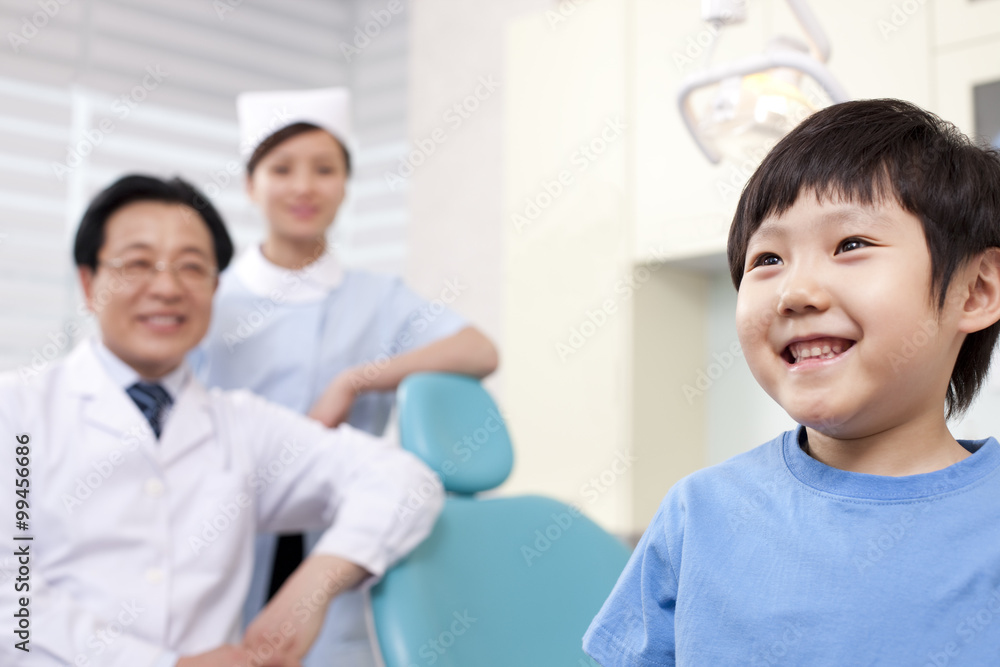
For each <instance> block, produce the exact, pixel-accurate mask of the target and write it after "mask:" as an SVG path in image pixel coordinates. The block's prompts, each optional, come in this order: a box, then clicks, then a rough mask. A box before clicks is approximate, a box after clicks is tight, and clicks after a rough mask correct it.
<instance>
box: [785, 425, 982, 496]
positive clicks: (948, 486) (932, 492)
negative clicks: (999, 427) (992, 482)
mask: <svg viewBox="0 0 1000 667" xmlns="http://www.w3.org/2000/svg"><path fill="white" fill-rule="evenodd" d="M804 429H805V427H803V426H799V427H798V428H797V429H795V430H793V431H788V432H786V433H785V434H784V436H783V442H782V451H783V454H784V458H785V464H786V465H787V466H788V469H789V471H790V472H791V473H792V474H793V475H794V476H795V477H796V478H798V480H799V481H800V482H802V483H803V484H806V485H807V486H810V487H812V488H814V489H816V490H818V491H822V492H825V493H829V494H832V495H836V496H845V497H849V498H853V499H863V500H873V501H880V500H881V501H912V500H917V499H921V498H928V497H931V496H937V495H941V494H944V493H951V492H953V491H956V490H958V489H961V488H964V487H967V486H969V485H971V484H974V483H976V482H978V481H979V480H981V479H982V478H984V477H986V476H987V475H990V474H993V473H995V472H996V471H997V469H998V468H1000V444H998V443H997V441H996V440H995V439H994V438H987V439H984V440H959V441H958V443H959V444H960V445H962V447H964V448H965V449H967V450H968V451H969V452H970V453H971V456H968V457H966V458H964V459H962V460H961V461H959V462H958V463H954V464H952V465H950V466H948V467H947V468H944V469H942V470H936V471H934V472H929V473H924V474H921V475H909V476H904V477H887V476H882V475H868V474H865V473H859V472H849V471H846V470H840V469H838V468H833V467H831V466H828V465H826V464H824V463H820V462H819V461H817V460H816V459H814V458H812V457H811V456H809V454H807V453H806V452H804V451H803V450H802V447H801V446H800V444H799V443H800V438H801V437H802V432H803V430H804Z"/></svg>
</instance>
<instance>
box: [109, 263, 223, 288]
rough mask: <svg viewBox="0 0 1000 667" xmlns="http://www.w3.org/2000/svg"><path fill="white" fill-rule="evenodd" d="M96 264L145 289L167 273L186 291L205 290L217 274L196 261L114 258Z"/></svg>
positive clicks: (134, 285)
mask: <svg viewBox="0 0 1000 667" xmlns="http://www.w3.org/2000/svg"><path fill="white" fill-rule="evenodd" d="M97 263H98V265H99V266H107V267H109V268H111V269H114V270H115V271H117V272H118V273H119V274H120V275H121V277H122V278H123V279H124V280H125V281H126V282H128V283H129V286H131V287H134V288H139V287H145V286H146V285H148V284H149V283H151V282H153V279H155V278H156V274H158V273H159V272H160V271H169V272H170V273H171V274H172V275H173V277H174V278H176V279H177V281H178V282H180V284H181V285H183V286H184V287H187V288H188V289H207V288H208V287H210V286H211V285H212V284H213V282H214V280H215V277H216V276H217V275H218V274H219V270H218V269H217V268H215V267H214V266H212V265H210V264H209V263H207V262H204V261H202V260H198V259H184V260H181V261H179V262H163V261H159V262H154V261H152V260H150V259H145V258H134V259H122V258H121V257H116V258H114V259H111V260H107V261H99V262H97Z"/></svg>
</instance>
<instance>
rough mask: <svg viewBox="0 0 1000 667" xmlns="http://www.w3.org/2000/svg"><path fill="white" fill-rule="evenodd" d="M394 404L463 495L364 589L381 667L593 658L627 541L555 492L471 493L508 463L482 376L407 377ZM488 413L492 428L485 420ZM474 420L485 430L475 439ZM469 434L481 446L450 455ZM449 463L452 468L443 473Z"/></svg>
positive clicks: (411, 441)
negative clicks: (591, 648) (586, 639)
mask: <svg viewBox="0 0 1000 667" xmlns="http://www.w3.org/2000/svg"><path fill="white" fill-rule="evenodd" d="M457 396H461V398H456V397H457ZM398 409H399V423H400V440H401V442H402V444H403V446H404V447H406V448H407V449H409V450H410V451H414V452H415V453H417V454H418V455H420V456H421V457H422V458H424V460H425V461H427V462H428V464H429V465H431V466H432V467H434V468H435V469H438V470H439V471H440V472H441V473H442V479H443V480H444V483H445V486H446V488H449V489H451V490H453V491H455V492H456V493H457V494H459V495H456V494H455V493H453V494H451V495H450V496H449V498H448V499H447V501H446V503H445V508H444V511H443V512H442V514H441V517H440V518H439V519H438V522H437V524H436V525H435V527H434V531H433V532H432V534H431V536H430V537H429V538H428V539H427V540H426V541H425V542H424V543H423V544H421V545H420V546H419V547H417V549H416V550H414V552H413V553H412V554H410V555H409V556H408V557H407V558H406V559H404V560H403V561H402V562H401V563H399V564H398V565H397V566H396V567H394V568H393V569H392V570H390V571H389V572H388V573H387V574H386V576H385V577H384V578H383V579H382V581H380V582H379V583H378V584H377V585H376V586H374V587H373V588H372V591H371V606H372V617H373V620H374V628H375V636H376V638H377V642H378V645H379V648H380V650H381V654H382V659H383V661H384V663H385V665H386V667H411V666H412V665H436V666H438V667H451V666H454V667H469V666H471V665H474V666H475V667H501V666H502V667H510V666H511V665H517V666H519V667H558V666H560V665H565V666H567V667H579V666H580V665H592V664H594V663H593V662H592V661H590V660H589V658H587V657H586V656H585V654H584V653H583V651H582V649H581V639H582V637H583V633H584V632H585V631H586V629H587V626H588V625H589V623H590V621H591V619H592V618H593V617H594V616H595V615H596V614H597V612H598V610H599V609H600V607H601V604H602V603H603V602H604V600H605V598H606V597H607V596H608V594H609V593H610V592H611V589H612V587H613V586H614V584H615V581H616V580H617V578H618V575H619V574H620V573H621V571H622V569H623V568H624V567H625V563H626V561H627V560H628V557H629V551H628V549H627V548H625V546H624V545H623V544H621V543H620V542H619V541H618V540H617V539H615V538H614V537H612V536H611V535H609V534H608V533H606V532H605V531H604V530H602V529H601V528H599V527H598V526H597V525H596V524H595V523H593V522H592V521H590V520H589V519H588V518H587V517H585V516H584V515H583V514H582V513H581V512H580V511H579V510H578V509H577V508H575V507H572V506H569V505H566V504H564V503H561V502H558V501H556V500H553V499H550V498H543V497H539V496H521V497H513V498H490V499H478V498H475V497H473V496H472V494H474V493H476V492H478V491H481V490H485V488H492V487H493V486H496V485H497V484H499V483H501V482H502V481H503V479H505V478H506V476H507V475H508V474H509V471H510V468H511V462H512V455H510V451H511V446H510V439H509V436H508V435H507V430H506V427H505V426H504V425H503V419H502V417H500V415H499V411H498V410H497V409H496V405H495V404H494V403H493V400H492V398H490V396H489V394H487V393H486V391H485V390H484V389H483V388H482V387H481V385H480V384H479V383H478V382H476V381H474V380H470V379H468V378H460V377H458V376H449V375H445V374H418V375H414V376H410V377H409V378H407V379H406V380H405V381H404V383H403V385H401V387H400V391H399V401H398ZM413 411H416V412H418V413H420V414H413ZM488 418H492V419H495V420H497V421H499V427H498V428H496V429H495V430H490V429H491V428H492V427H493V424H492V423H491V424H490V426H484V424H485V423H486V421H487V419H488ZM449 424H452V425H451V426H449ZM480 428H482V429H485V430H486V431H487V433H488V434H489V436H487V435H485V434H483V433H479V435H478V439H477V436H476V435H475V432H476V429H480ZM467 437H468V438H471V442H472V443H475V444H478V445H479V448H478V449H476V450H473V451H472V453H471V455H467V454H463V455H461V456H457V455H456V451H455V448H456V447H457V446H458V444H459V443H461V444H462V445H463V446H465V447H468V446H469V445H468V441H466V439H465V438H467ZM504 449H506V451H507V453H506V454H505V453H503V452H502V451H498V450H504ZM459 451H463V450H462V448H459ZM456 458H461V459H464V460H462V461H457V460H455V459H456ZM449 460H451V461H453V462H454V463H455V464H456V465H455V466H454V467H451V466H449V469H450V470H452V472H451V473H450V474H445V472H444V471H443V470H442V465H443V464H444V463H445V462H446V461H449ZM458 463H462V464H463V465H462V466H461V467H459V466H458ZM501 473H502V474H501ZM482 487H485V488H482Z"/></svg>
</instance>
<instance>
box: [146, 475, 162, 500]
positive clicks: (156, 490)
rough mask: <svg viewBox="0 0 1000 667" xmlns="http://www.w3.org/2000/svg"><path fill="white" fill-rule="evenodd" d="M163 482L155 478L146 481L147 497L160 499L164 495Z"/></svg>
mask: <svg viewBox="0 0 1000 667" xmlns="http://www.w3.org/2000/svg"><path fill="white" fill-rule="evenodd" d="M163 491H164V486H163V482H161V481H160V480H158V479H156V478H155V477H153V478H151V479H147V480H146V495H147V496H149V497H150V498H159V497H160V496H162V495H163Z"/></svg>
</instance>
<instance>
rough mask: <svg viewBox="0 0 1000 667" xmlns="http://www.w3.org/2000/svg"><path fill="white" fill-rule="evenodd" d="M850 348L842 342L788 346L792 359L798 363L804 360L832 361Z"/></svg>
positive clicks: (811, 342)
mask: <svg viewBox="0 0 1000 667" xmlns="http://www.w3.org/2000/svg"><path fill="white" fill-rule="evenodd" d="M848 347H850V344H847V345H845V344H844V343H843V342H842V341H840V340H837V341H824V342H823V343H822V344H819V343H818V342H813V341H810V342H809V343H796V344H794V345H791V346H789V351H790V352H791V353H792V359H793V360H794V361H795V363H798V362H800V361H802V360H804V359H832V358H833V357H835V356H837V355H838V354H840V353H841V352H843V351H844V350H846V349H847V348H848Z"/></svg>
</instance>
